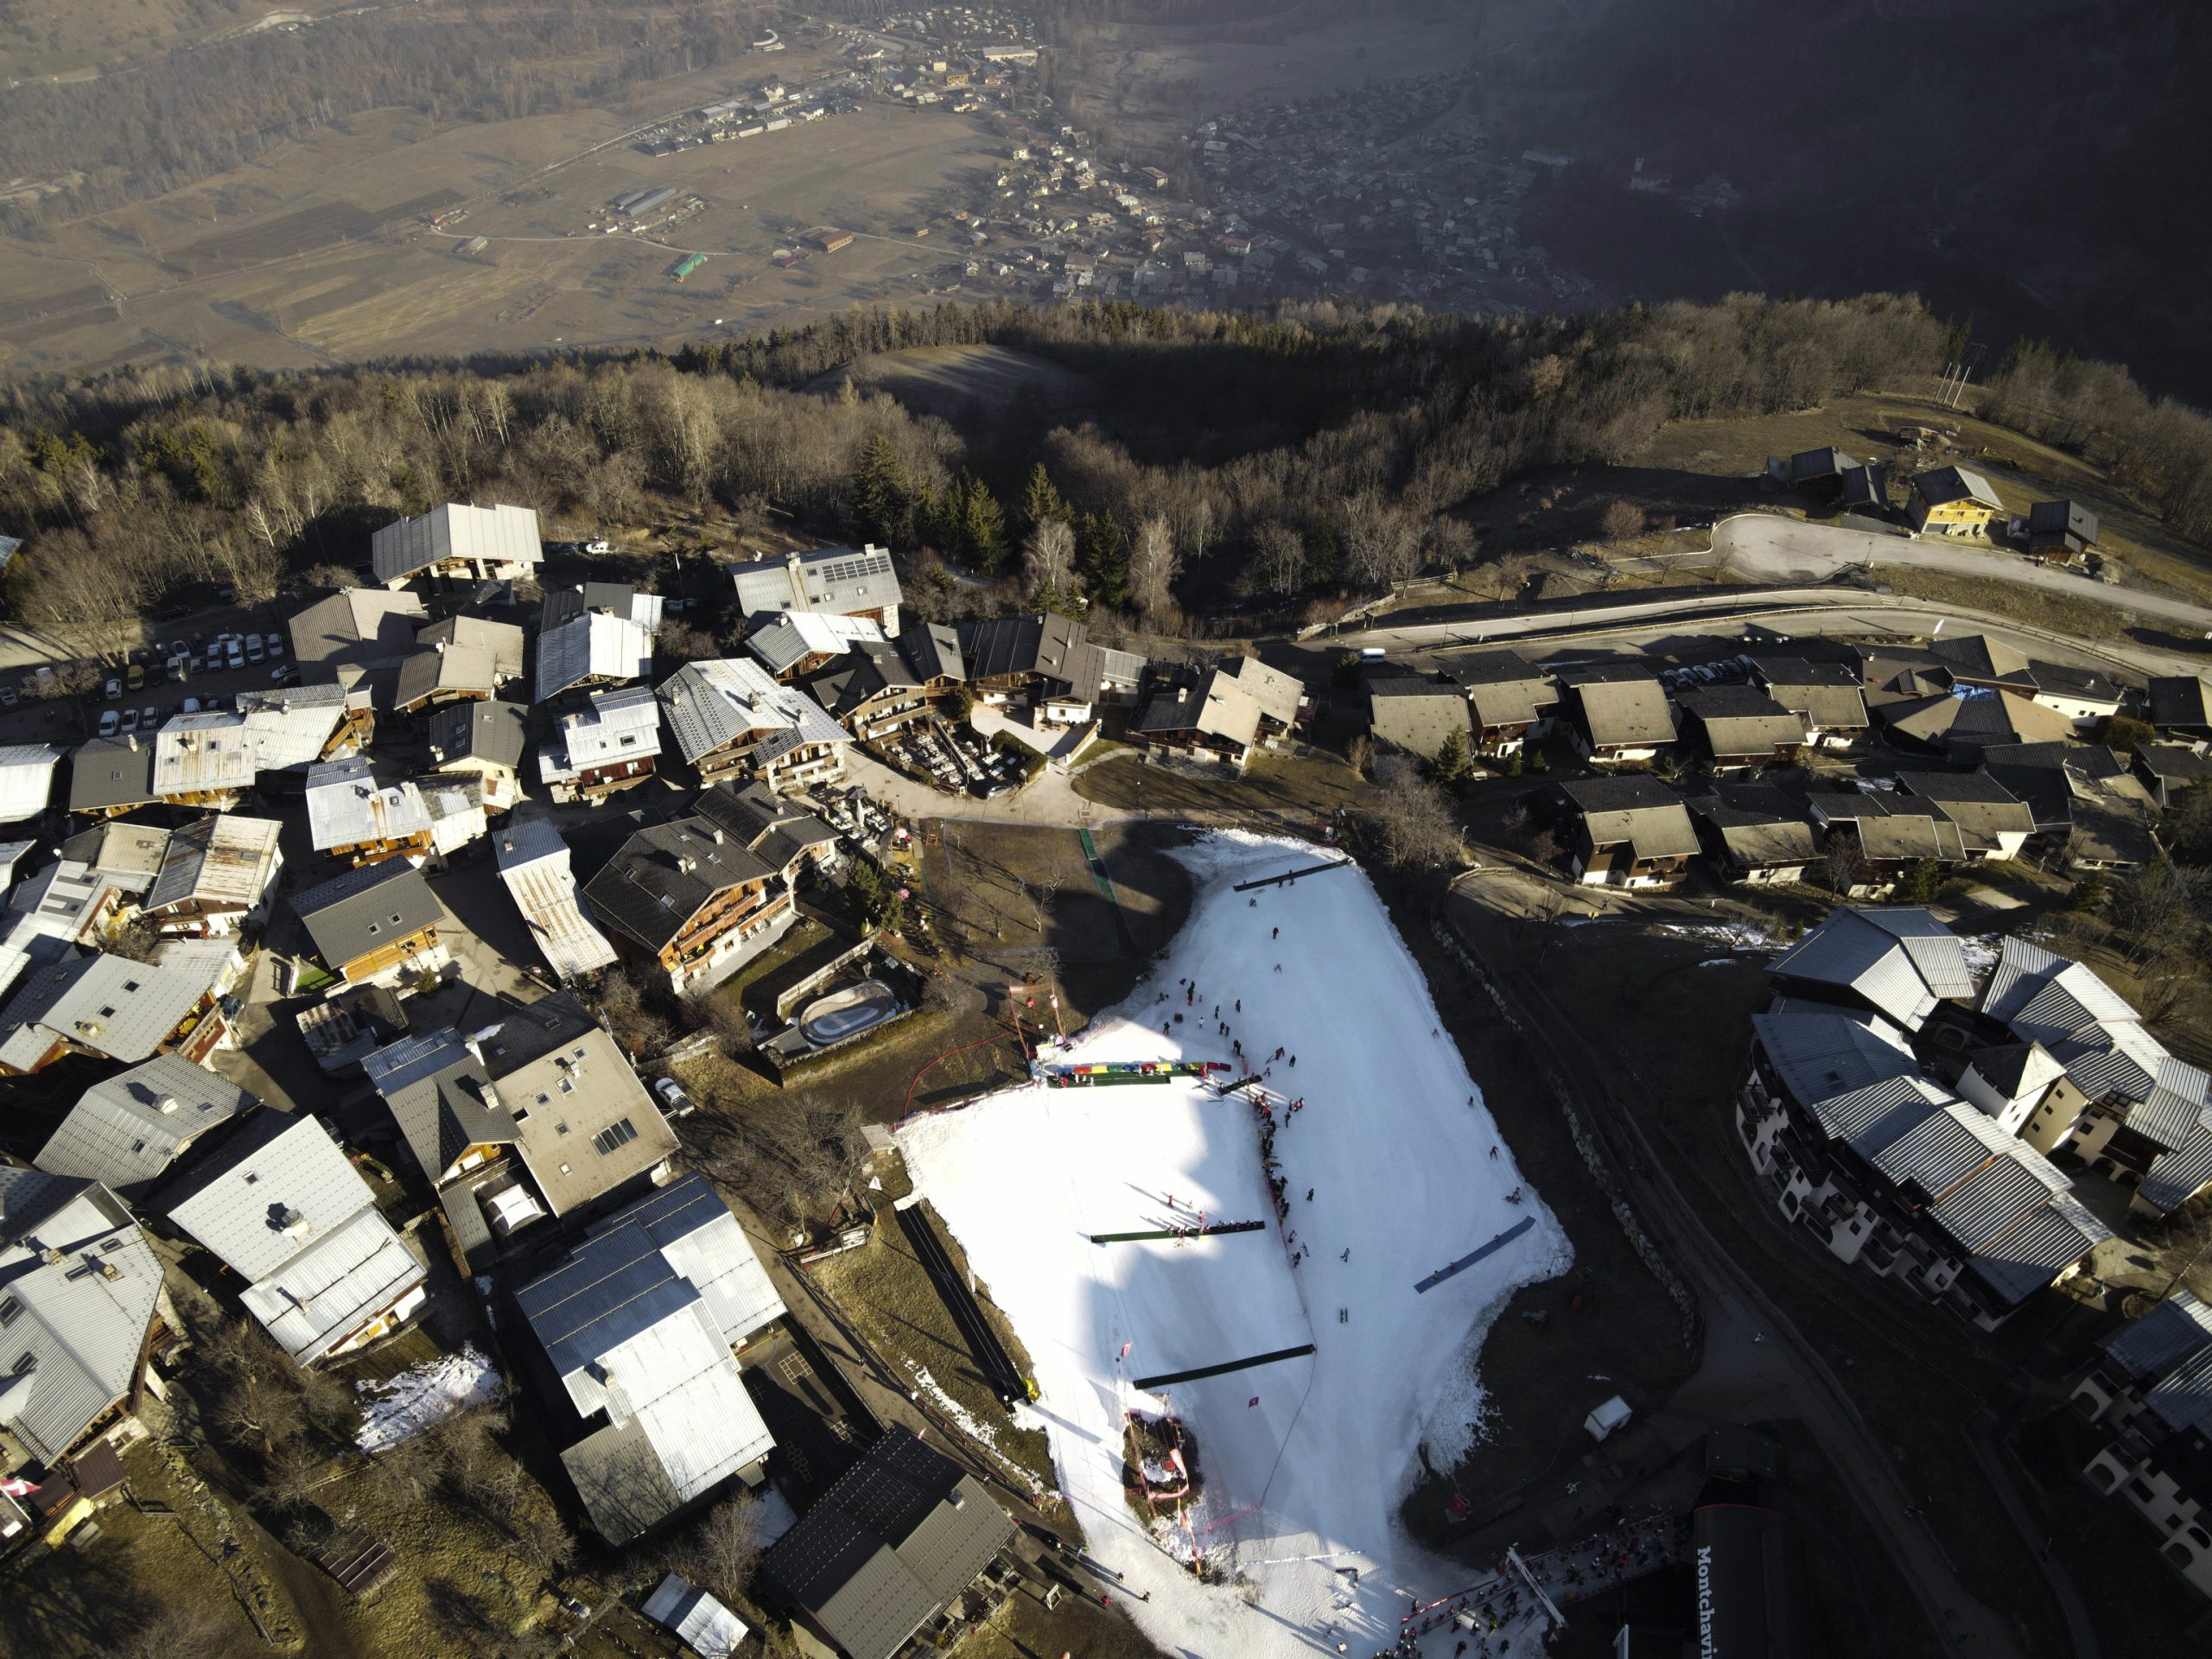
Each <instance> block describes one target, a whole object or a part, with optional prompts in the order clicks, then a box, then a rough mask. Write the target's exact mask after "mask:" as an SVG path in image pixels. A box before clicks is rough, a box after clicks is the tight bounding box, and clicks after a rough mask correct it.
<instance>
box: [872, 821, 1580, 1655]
mask: <svg viewBox="0 0 2212 1659" xmlns="http://www.w3.org/2000/svg"><path fill="white" fill-rule="evenodd" d="M1177 857H1179V859H1181V860H1182V861H1184V862H1185V863H1186V864H1187V865H1189V866H1190V868H1191V869H1192V874H1193V876H1194V877H1195V882H1196V888H1197V891H1196V893H1195V894H1194V902H1193V906H1192V913H1191V916H1190V918H1189V920H1188V921H1187V922H1185V925H1184V927H1183V930H1182V931H1181V932H1180V933H1179V935H1178V936H1177V937H1176V939H1175V941H1174V943H1173V944H1172V945H1171V946H1170V948H1169V950H1168V951H1167V952H1166V957H1164V958H1163V959H1162V960H1161V961H1160V962H1159V963H1156V964H1154V971H1153V974H1152V976H1151V977H1150V978H1149V979H1148V980H1147V982H1144V983H1143V984H1141V985H1140V986H1139V987H1138V988H1137V989H1136V990H1135V992H1134V993H1133V994H1132V995H1131V996H1130V997H1129V999H1128V1001H1126V1002H1125V1003H1123V1004H1122V1006H1121V1007H1119V1008H1117V1009H1115V1010H1113V1011H1112V1012H1110V1013H1109V1014H1104V1015H1102V1016H1101V1017H1100V1018H1099V1019H1098V1020H1096V1022H1095V1023H1094V1024H1093V1025H1092V1026H1091V1027H1090V1028H1089V1029H1088V1030H1087V1031H1086V1032H1085V1033H1084V1035H1083V1036H1082V1037H1081V1038H1079V1039H1077V1041H1076V1043H1075V1044H1074V1046H1073V1047H1072V1050H1071V1052H1069V1053H1068V1054H1067V1055H1065V1057H1064V1058H1065V1060H1066V1061H1068V1062H1069V1063H1071V1064H1087V1063H1113V1064H1122V1065H1126V1064H1135V1063H1141V1062H1147V1061H1160V1060H1170V1061H1180V1062H1185V1063H1188V1062H1209V1061H1211V1062H1217V1063H1220V1064H1222V1065H1225V1066H1226V1067H1227V1068H1228V1069H1227V1071H1217V1072H1214V1073H1212V1074H1211V1075H1206V1076H1198V1075H1191V1074H1190V1073H1189V1071H1188V1070H1185V1071H1184V1072H1183V1073H1182V1074H1180V1075H1176V1076H1173V1077H1170V1078H1168V1079H1167V1080H1166V1081H1164V1082H1161V1083H1157V1084H1152V1085H1151V1086H1149V1087H1144V1088H1114V1087H1089V1088H1079V1089H1078V1088H1064V1087H1054V1086H1052V1085H1051V1084H1049V1083H1048V1082H1047V1081H1046V1080H1037V1081H1033V1082H1031V1083H1029V1084H1024V1085H1022V1086H1020V1087H1017V1088H1014V1089H1011V1090H1005V1091H1002V1092H1001V1093H999V1094H997V1095H994V1096H988V1097H986V1098H985V1099H983V1100H981V1101H979V1102H976V1103H974V1104H973V1105H970V1106H969V1107H967V1108H965V1109H959V1110H954V1111H947V1112H943V1113H939V1114H936V1115H933V1116H926V1117H917V1118H914V1119H912V1120H911V1121H910V1122H907V1123H906V1125H905V1126H903V1127H902V1128H900V1129H899V1131H898V1135H897V1138H898V1141H899V1147H900V1148H901V1149H902V1150H903V1151H904V1152H905V1154H906V1160H907V1166H908V1168H909V1169H910V1171H912V1173H913V1176H914V1179H915V1181H916V1185H917V1188H918V1191H920V1192H925V1193H926V1194H927V1195H928V1197H929V1198H930V1200H931V1203H932V1204H933V1205H935V1206H936V1210H937V1212H938V1215H939V1216H940V1217H942V1218H943V1220H944V1224H945V1226H946V1228H947V1229H948V1230H950V1232H951V1233H952V1234H953V1235H954V1236H956V1237H957V1238H958V1239H959V1241H960V1243H961V1245H962V1246H963V1249H965V1250H966V1252H967V1255H968V1257H969V1262H971V1264H972V1265H973V1267H974V1269H975V1271H976V1274H977V1275H978V1276H979V1277H980V1278H982V1279H985V1280H988V1281H989V1283H990V1286H991V1291H992V1295H993V1298H994V1299H995V1300H996V1301H997V1303H998V1305H999V1306H1001V1308H1002V1309H1004V1310H1005V1312H1006V1313H1007V1316H1008V1318H1009V1319H1011V1320H1012V1321H1013V1323H1014V1329H1015V1331H1016V1332H1018V1333H1019V1334H1020V1337H1021V1339H1022V1342H1023V1344H1024V1346H1025V1347H1026V1348H1027V1351H1028V1353H1029V1355H1030V1357H1031V1360H1032V1362H1033V1365H1034V1367H1035V1371H1036V1382H1037V1384H1038V1387H1039V1399H1038V1402H1037V1411H1038V1413H1039V1415H1040V1416H1041V1417H1042V1418H1043V1419H1044V1421H1046V1424H1047V1425H1048V1429H1049V1433H1050V1437H1051V1440H1052V1455H1053V1460H1054V1463H1055V1465H1056V1466H1057V1467H1058V1471H1059V1476H1060V1485H1061V1490H1062V1491H1064V1492H1065V1494H1066V1496H1067V1500H1068V1503H1069V1504H1070V1505H1071V1509H1072V1511H1073V1513H1074V1516H1075V1518H1076V1520H1077V1522H1079V1524H1080V1525H1081V1526H1082V1528H1083V1529H1084V1535H1085V1536H1086V1538H1087V1539H1088V1541H1089V1546H1090V1556H1091V1558H1092V1559H1094V1560H1096V1561H1097V1562H1098V1564H1099V1565H1100V1567H1102V1568H1105V1569H1110V1570H1111V1571H1112V1572H1114V1573H1116V1574H1119V1575H1122V1587H1120V1588H1113V1587H1110V1586H1109V1589H1108V1593H1109V1594H1110V1595H1111V1596H1112V1599H1113V1601H1114V1604H1115V1605H1116V1606H1126V1607H1128V1610H1129V1612H1130V1614H1131V1616H1132V1617H1133V1618H1135V1620H1136V1621H1137V1623H1138V1624H1140V1625H1141V1626H1142V1627H1143V1628H1144V1630H1145V1631H1146V1633H1147V1635H1148V1636H1149V1637H1152V1639H1153V1640H1154V1643H1156V1644H1157V1645H1159V1646H1160V1648H1161V1649H1163V1650H1166V1651H1170V1652H1189V1653H1199V1654H1205V1655H1206V1656H1207V1659H1313V1655H1314V1654H1315V1653H1316V1652H1317V1651H1318V1652H1320V1653H1322V1654H1323V1655H1324V1656H1326V1655H1327V1654H1331V1653H1333V1652H1335V1651H1336V1650H1337V1646H1338V1643H1340V1642H1341V1643H1344V1644H1345V1650H1346V1651H1347V1652H1349V1653H1352V1654H1357V1655H1358V1656H1361V1659H1365V1656H1367V1655H1370V1654H1373V1653H1375V1652H1376V1651H1377V1650H1378V1649H1387V1648H1389V1647H1390V1646H1392V1645H1393V1644H1394V1643H1395V1642H1396V1641H1397V1640H1398V1637H1399V1633H1400V1632H1399V1621H1400V1618H1401V1616H1402V1614H1403V1613H1404V1611H1405V1609H1406V1606H1407V1605H1408V1601H1409V1600H1411V1599H1432V1598H1433V1597H1435V1596H1438V1595H1441V1594H1445V1593H1447V1592H1450V1591H1452V1590H1454V1589H1456V1588H1457V1587H1458V1586H1459V1585H1460V1584H1461V1583H1462V1582H1463V1581H1464V1580H1465V1576H1466V1573H1465V1568H1464V1567H1457V1566H1453V1565H1452V1564H1450V1563H1448V1562H1444V1561H1441V1560H1437V1559H1436V1558H1434V1557H1432V1556H1430V1555H1429V1554H1427V1552H1425V1551H1424V1550H1422V1549H1421V1548H1419V1547H1418V1546H1416V1545H1415V1544H1414V1543H1413V1542H1412V1541H1410V1540H1409V1539H1408V1538H1407V1537H1406V1536H1405V1535H1403V1533H1402V1531H1401V1530H1400V1529H1399V1527H1398V1524H1397V1520H1396V1510H1397V1508H1398V1505H1399V1503H1400V1502H1401V1501H1402V1499H1403V1497H1404V1496H1405V1494H1406V1492H1407V1491H1408V1488H1409V1486H1410V1484H1411V1482H1412V1480H1413V1479H1414V1476H1415V1474H1416V1473H1417V1472H1418V1470H1419V1466H1420V1463H1421V1458H1422V1455H1423V1453H1424V1452H1425V1453H1426V1456H1427V1460H1428V1462H1430V1463H1431V1464H1432V1465H1435V1466H1438V1467H1449V1466H1450V1465H1452V1464H1453V1463H1455V1462H1456V1461H1457V1460H1458V1459H1459V1458H1460V1457H1461V1456H1462V1455H1464V1453H1465V1452H1466V1450H1467V1448H1468V1446H1470V1444H1471V1441H1472V1439H1473V1437H1474V1435H1475V1433H1477V1432H1478V1431H1477V1425H1478V1423H1479V1421H1480V1420H1481V1418H1482V1416H1483V1413H1484V1397H1483V1391H1482V1386H1481V1383H1480V1380H1479V1377H1478V1372H1477V1366H1476V1362H1477V1359H1478V1352H1479V1345H1480V1343H1481V1339H1482V1337H1483V1334H1484V1332H1485V1331H1487V1330H1488V1328H1489V1326H1490V1324H1491V1320H1492V1319H1495V1318H1496V1317H1497V1313H1498V1312H1499V1311H1500V1309H1502V1308H1503V1306H1504V1305H1505V1303H1506V1301H1507V1300H1509V1299H1510V1297H1511V1296H1512V1294H1514V1292H1515V1291H1516V1290H1517V1289H1518V1288H1519V1287H1522V1285H1525V1284H1528V1283H1530V1282H1532V1281H1538V1280H1542V1279H1548V1278H1551V1277H1553V1276H1554V1275H1556V1274H1559V1273H1560V1272H1561V1271H1563V1270H1564V1269H1565V1268H1566V1267H1567V1264H1568V1262H1570V1260H1571V1259H1572V1258H1571V1252H1570V1250H1569V1249H1568V1246H1567V1239H1566V1236H1565V1234H1564V1233H1563V1232H1562V1230H1560V1225H1559V1223H1558V1221H1557V1220H1556V1219H1555V1218H1554V1217H1553V1216H1552V1214H1551V1212H1550V1211H1548V1209H1547V1208H1545V1206H1544V1205H1543V1203H1542V1201H1541V1197H1540V1196H1539V1195H1538V1193H1537V1192H1536V1191H1535V1188H1534V1187H1533V1186H1532V1185H1529V1182H1528V1179H1527V1178H1526V1176H1525V1175H1523V1174H1522V1172H1521V1171H1520V1169H1519V1167H1518V1166H1517V1165H1516V1162H1515V1160H1514V1158H1513V1154H1512V1151H1511V1148H1510V1147H1509V1146H1507V1145H1506V1144H1505V1138H1504V1135H1503V1132H1502V1131H1501V1130H1500V1129H1499V1128H1498V1126H1497V1122H1495V1121H1494V1120H1493V1119H1492V1118H1491V1115H1490V1113H1489V1110H1488V1109H1487V1108H1486V1107H1485V1106H1484V1104H1483V1103H1482V1101H1481V1098H1480V1095H1479V1092H1478V1090H1477V1089H1476V1087H1475V1084H1473V1082H1472V1081H1471V1079H1470V1078H1469V1077H1468V1075H1467V1071H1466V1067H1465V1062H1464V1061H1463V1060H1462V1058H1460V1055H1459V1050H1458V1048H1457V1047H1456V1046H1454V1045H1453V1043H1452V1039H1450V1038H1449V1037H1447V1036H1446V1035H1444V1033H1443V1032H1442V1029H1441V1027H1442V1024H1443V1022H1442V1020H1441V1019H1440V1017H1439V1016H1438V1014H1437V1012H1436V1007H1435V1005H1434V1003H1433V1001H1432V1000H1431V998H1430V995H1429V990H1428V986H1427V982H1426V981H1425V980H1424V979H1423V978H1422V976H1421V970H1420V969H1419V967H1418V966H1417V965H1416V964H1415V963H1414V960H1413V958H1412V957H1411V956H1410V955H1409V954H1408V952H1407V950H1406V949H1405V946H1404V944H1403V943H1402V941H1401V940H1400V939H1399V938H1398V935H1397V933H1396V931H1395V930H1394V929H1393V928H1392V926H1391V925H1390V920H1389V913H1388V912H1386V911H1385V910H1384V908H1383V905H1382V903H1381V900H1380V899H1378V898H1377V897H1376V893H1375V890H1374V888H1373V887H1372V886H1371V885H1370V882H1369V881H1368V880H1367V878H1366V876H1365V875H1364V874H1363V873H1362V872H1360V871H1358V870H1357V868H1352V869H1347V870H1341V871H1335V872H1332V873H1328V874H1308V875H1303V876H1301V877H1300V879H1298V880H1289V879H1288V877H1289V874H1290V873H1291V872H1293V871H1298V870H1300V869H1302V868H1306V867H1308V866H1311V865H1312V864H1313V849H1311V848H1310V847H1309V846H1306V845H1305V844H1303V843H1300V842H1288V841H1281V840H1269V839H1262V838H1258V837H1252V836H1238V835H1214V836H1207V837H1205V838H1204V839H1203V840H1201V841H1199V842H1197V843H1195V844H1194V845H1192V846H1190V847H1187V848H1185V849H1180V850H1179V852H1178V853H1177ZM1277 875H1281V876H1282V877H1283V878H1284V879H1283V880H1281V882H1280V884H1278V883H1277V882H1276V881H1275V880H1273V879H1272V878H1274V877H1275V876H1277ZM1239 882H1244V883H1254V882H1257V883H1259V885H1255V886H1250V887H1249V889H1248V890H1247V891H1243V892H1239V891H1237V890H1236V884H1237V883H1239ZM1240 1005H1241V1006H1240ZM1178 1015H1180V1016H1181V1017H1180V1018H1179V1019H1178V1018H1177V1016H1178ZM1224 1027H1226V1029H1224ZM1278 1051H1280V1052H1278ZM1248 1075H1249V1076H1252V1077H1263V1078H1264V1081H1263V1083H1262V1084H1261V1086H1260V1087H1259V1088H1258V1089H1256V1090H1255V1089H1252V1088H1249V1087H1237V1086H1236V1085H1239V1084H1243V1080H1244V1079H1245V1078H1246V1077H1247V1076H1248ZM1292 1102H1296V1103H1298V1105H1299V1109H1297V1110H1296V1111H1292V1110H1290V1109H1289V1108H1290V1103H1292ZM1516 1193H1517V1194H1518V1195H1519V1198H1518V1201H1517V1202H1516V1201H1515V1200H1514V1198H1513V1195H1514V1194H1516ZM1255 1216H1258V1217H1267V1220H1266V1224H1265V1226H1264V1228H1263V1229H1262V1230H1259V1231H1240V1232H1236V1233H1228V1232H1224V1231H1220V1230H1207V1223H1208V1221H1210V1220H1211V1218H1214V1217H1255ZM1524 1219H1525V1220H1528V1221H1529V1222H1530V1223H1531V1225H1529V1227H1528V1228H1527V1230H1525V1231H1523V1232H1518V1233H1516V1234H1515V1236H1512V1237H1511V1238H1510V1239H1508V1240H1505V1241H1504V1242H1503V1243H1499V1244H1498V1245H1497V1248H1496V1249H1494V1250H1493V1251H1491V1253H1489V1254H1487V1255H1477V1253H1478V1252H1479V1251H1481V1250H1482V1249H1483V1248H1484V1246H1485V1245H1486V1244H1488V1243H1490V1242H1491V1241H1494V1240H1498V1239H1499V1238H1500V1236H1501V1235H1502V1234H1505V1233H1507V1232H1509V1231H1510V1230H1513V1229H1515V1227H1516V1224H1518V1223H1520V1222H1522V1221H1523V1220H1524ZM1131 1234H1139V1235H1151V1236H1136V1237H1127V1235H1131ZM1099 1235H1116V1236H1117V1242H1115V1243H1111V1244H1109V1245H1104V1246H1102V1245H1100V1244H1098V1243H1095V1242H1093V1241H1094V1239H1095V1238H1096V1236H1099ZM1471 1255H1475V1256H1476V1259H1475V1260H1473V1261H1471V1262H1468V1263H1467V1265H1466V1266H1465V1268H1464V1269H1463V1270H1461V1271H1459V1272H1457V1273H1455V1274H1452V1275H1451V1276H1449V1277H1448V1278H1446V1279H1445V1280H1444V1281H1441V1282H1439V1283H1435V1284H1433V1285H1432V1286H1431V1287H1430V1288H1429V1289H1428V1290H1427V1291H1426V1292H1421V1291H1417V1290H1416V1289H1415V1288H1414V1286H1415V1283H1416V1281H1421V1280H1422V1279H1423V1278H1424V1277H1425V1276H1427V1275H1429V1274H1432V1273H1433V1271H1434V1270H1435V1269H1436V1268H1437V1267H1438V1265H1439V1264H1440V1263H1453V1262H1461V1261H1462V1260H1463V1259H1465V1258H1467V1257H1469V1256H1471ZM1262 1359H1263V1360H1264V1361H1265V1362H1266V1363H1250V1362H1253V1361H1255V1360H1262ZM1169 1376H1181V1377H1184V1378H1185V1379H1186V1380H1183V1381H1178V1382H1174V1383H1165V1384H1162V1385H1160V1388H1159V1389H1157V1390H1156V1391H1148V1390H1146V1389H1141V1388H1139V1387H1138V1386H1137V1379H1139V1378H1143V1377H1151V1378H1160V1377H1169ZM1569 1386H1573V1385H1571V1384H1570V1385H1569ZM1602 1397H1603V1396H1602V1395H1601V1394H1599V1392H1598V1391H1596V1390H1594V1389H1593V1390H1592V1395H1591V1399H1590V1402H1589V1403H1590V1404H1591V1405H1593V1406H1594V1405H1596V1404H1597V1403H1599V1400H1600V1399H1601V1398H1602ZM1131 1411H1137V1412H1141V1413H1142V1414H1147V1415H1153V1416H1157V1415H1168V1414H1172V1415H1173V1416H1175V1417H1176V1418H1178V1419H1179V1420H1180V1421H1181V1423H1182V1426H1183V1429H1184V1431H1185V1433H1186V1434H1187V1436H1188V1439H1189V1443H1190V1444H1191V1446H1192V1447H1194V1449H1195V1455H1196V1459H1197V1465H1198V1467H1199V1468H1201V1469H1203V1470H1204V1471H1205V1480H1204V1483H1203V1487H1202V1490H1201V1491H1200V1492H1199V1494H1198V1497H1196V1498H1195V1499H1193V1500H1192V1501H1190V1502H1189V1503H1186V1504H1180V1505H1179V1506H1178V1514H1177V1515H1176V1516H1174V1517H1173V1520H1172V1521H1171V1520H1170V1519H1169V1518H1168V1517H1166V1516H1165V1515H1164V1514H1163V1515H1162V1516H1161V1517H1160V1521H1161V1522H1162V1523H1163V1529H1162V1530H1160V1531H1155V1530H1154V1527H1153V1526H1152V1525H1150V1524H1147V1519H1146V1518H1144V1517H1141V1515H1140V1513H1139V1510H1138V1509H1137V1508H1136V1507H1133V1505H1132V1503H1131V1501H1130V1499H1129V1497H1128V1493H1127V1491H1126V1490H1125V1488H1124V1485H1123V1478H1124V1475H1125V1472H1127V1467H1128V1465H1126V1463H1125V1455H1126V1452H1127V1449H1128V1441H1127V1438H1126V1435H1125V1429H1126V1427H1127V1421H1128V1415H1127V1414H1128V1413H1129V1412H1131ZM1145 1474H1146V1478H1147V1479H1150V1478H1153V1475H1154V1471H1150V1470H1147V1471H1145ZM1144 1507H1146V1508H1149V1506H1148V1505H1147V1506H1144ZM1200 1566H1202V1567H1204V1569H1205V1582H1200V1581H1199V1580H1198V1576H1197V1574H1196V1573H1195V1572H1194V1571H1193V1568H1194V1567H1200ZM1240 1579H1241V1580H1242V1581H1241V1582H1240V1581H1239V1580H1240ZM1125 1592H1126V1593H1125ZM1147 1595H1148V1596H1149V1599H1145V1598H1146V1597H1147ZM1515 1636H1516V1640H1515V1643H1514V1645H1515V1648H1516V1650H1518V1649H1521V1648H1522V1642H1521V1640H1520V1639H1518V1638H1519V1637H1520V1632H1519V1631H1518V1630H1516V1632H1515ZM1435 1639H1438V1640H1441V1641H1442V1643H1443V1644H1442V1646H1441V1647H1440V1648H1438V1649H1436V1651H1435V1652H1434V1653H1433V1654H1432V1655H1428V1656H1427V1659H1450V1655H1451V1651H1452V1645H1451V1640H1450V1639H1446V1638H1443V1637H1438V1638H1435ZM1317 1644H1318V1646H1317Z"/></svg>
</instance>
